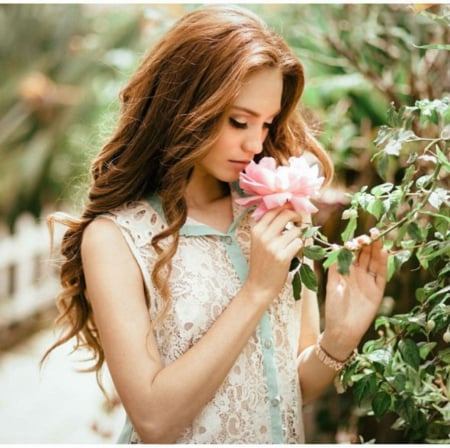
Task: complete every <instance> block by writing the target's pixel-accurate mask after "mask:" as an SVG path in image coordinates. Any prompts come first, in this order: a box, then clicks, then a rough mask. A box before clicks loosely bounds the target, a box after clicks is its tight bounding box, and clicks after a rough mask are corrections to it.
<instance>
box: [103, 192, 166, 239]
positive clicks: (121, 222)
mask: <svg viewBox="0 0 450 448" xmlns="http://www.w3.org/2000/svg"><path fill="white" fill-rule="evenodd" d="M96 220H98V221H112V222H113V223H114V224H115V226H116V227H118V228H119V230H120V231H121V233H122V234H123V235H125V236H126V237H127V238H128V237H129V238H131V240H133V241H134V242H135V244H137V245H138V246H142V245H146V244H148V243H149V242H150V241H151V239H152V238H153V236H155V235H156V234H158V233H159V232H161V230H163V229H164V227H165V222H164V220H163V218H162V217H161V215H160V211H159V210H157V209H156V206H154V205H152V201H150V200H147V199H141V200H135V201H129V202H126V203H124V204H122V205H120V206H119V207H115V208H113V209H111V210H109V211H108V212H107V213H104V214H101V215H99V216H98V217H97V218H96ZM106 225H107V224H106V223H102V224H100V225H99V227H100V226H106ZM100 231H101V230H100ZM105 231H106V229H105Z"/></svg>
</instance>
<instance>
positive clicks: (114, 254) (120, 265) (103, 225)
mask: <svg viewBox="0 0 450 448" xmlns="http://www.w3.org/2000/svg"><path fill="white" fill-rule="evenodd" d="M81 257H82V261H83V266H84V270H85V273H86V271H91V272H99V273H100V272H105V273H108V274H109V276H110V277H112V276H119V277H120V278H121V277H122V274H125V273H126V275H133V277H136V276H139V269H138V266H137V263H136V261H135V258H134V256H133V255H132V253H131V250H130V248H129V246H128V243H127V242H126V241H125V238H124V236H123V235H122V232H121V231H120V229H119V227H118V226H117V225H116V223H114V222H113V221H112V220H110V219H108V218H102V217H100V218H97V219H95V220H94V221H92V222H91V223H89V225H88V226H87V227H86V228H85V229H84V232H83V238H82V242H81Z"/></svg>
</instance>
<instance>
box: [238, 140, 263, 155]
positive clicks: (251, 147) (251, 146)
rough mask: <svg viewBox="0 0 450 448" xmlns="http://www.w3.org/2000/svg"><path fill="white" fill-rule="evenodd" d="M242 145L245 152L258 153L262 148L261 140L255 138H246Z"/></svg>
mask: <svg viewBox="0 0 450 448" xmlns="http://www.w3.org/2000/svg"><path fill="white" fill-rule="evenodd" d="M242 146H243V148H244V151H246V152H251V153H253V154H259V153H260V152H261V151H262V149H263V142H262V140H257V139H251V140H250V139H247V140H246V141H245V142H244V144H243V145H242Z"/></svg>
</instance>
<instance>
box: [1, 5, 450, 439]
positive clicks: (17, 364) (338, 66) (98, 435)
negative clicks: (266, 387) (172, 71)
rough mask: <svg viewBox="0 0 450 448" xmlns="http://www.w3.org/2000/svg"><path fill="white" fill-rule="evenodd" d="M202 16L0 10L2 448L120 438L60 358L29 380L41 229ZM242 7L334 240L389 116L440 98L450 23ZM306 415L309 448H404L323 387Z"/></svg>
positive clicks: (408, 293)
mask: <svg viewBox="0 0 450 448" xmlns="http://www.w3.org/2000/svg"><path fill="white" fill-rule="evenodd" d="M197 6H198V5H195V4H160V5H151V4H147V5H140V4H139V5H120V4H117V5H116V4H115V5H107V4H51V5H46V4H1V5H0V422H1V424H0V425H1V429H0V443H109V442H114V441H115V440H116V438H117V436H118V433H119V432H120V429H121V426H122V420H123V418H124V413H123V409H122V408H121V406H120V403H119V402H118V400H113V402H107V401H106V400H105V399H104V397H103V396H102V394H101V392H100V391H99V390H98V388H97V386H96V383H95V377H94V375H92V374H86V373H78V372H76V370H75V369H77V368H78V367H79V363H78V362H77V360H78V358H79V357H78V358H77V356H69V353H70V351H71V347H70V344H66V345H67V347H62V348H61V349H58V350H56V351H55V352H54V354H53V355H52V356H51V357H50V358H49V360H48V361H47V363H46V364H45V365H44V368H43V369H42V370H39V365H38V363H39V360H40V358H41V356H42V355H43V353H44V352H45V350H46V349H47V348H48V347H49V345H51V343H52V342H54V340H55V337H56V336H55V334H54V332H53V327H52V323H53V320H54V318H55V316H56V310H55V295H56V294H57V291H58V284H57V267H56V265H55V263H52V262H49V259H50V252H49V247H50V241H49V237H48V230H47V228H46V224H45V218H46V216H47V215H48V214H49V213H51V212H52V211H55V210H59V211H67V212H69V213H74V214H77V213H78V212H79V211H80V210H81V209H82V206H83V201H84V197H85V193H86V191H87V187H88V183H89V165H90V161H91V160H92V158H93V157H94V156H95V154H96V153H97V152H98V151H99V149H100V148H101V146H102V145H103V144H104V143H105V142H106V140H107V139H108V137H109V135H110V134H111V132H112V130H113V128H114V123H115V118H116V116H117V112H118V106H119V104H118V101H117V99H118V94H119V92H120V90H121V88H122V87H123V86H124V85H125V83H126V81H127V79H128V77H129V76H130V75H131V74H132V73H133V71H134V69H135V68H136V67H137V65H138V63H139V61H140V59H141V58H142V56H143V55H144V53H145V52H146V51H148V49H149V48H150V47H151V46H152V44H153V43H154V42H155V41H156V40H157V39H158V38H159V37H160V36H161V34H162V33H163V32H164V31H165V30H166V29H167V28H168V27H170V26H171V25H172V24H173V22H174V21H175V20H177V19H178V18H179V17H180V16H181V15H183V14H184V13H185V12H187V11H189V10H192V9H195V8H196V7H197ZM245 6H246V7H248V8H249V9H252V10H254V11H255V12H256V13H258V14H259V15H260V16H261V17H262V18H263V19H265V20H266V21H267V22H268V23H269V24H270V25H271V26H272V27H273V28H275V29H276V30H277V31H278V32H279V33H280V34H282V35H283V36H284V37H285V38H286V40H287V41H288V43H289V44H290V45H291V47H292V48H293V49H294V51H295V53H296V54H297V55H298V57H299V58H300V60H301V61H302V62H303V64H304V67H305V73H306V89H305V92H304V96H303V100H302V108H303V109H304V111H305V116H306V117H307V119H308V121H309V123H310V125H311V127H312V128H313V129H314V130H315V131H316V134H317V137H318V138H319V140H320V141H321V142H322V143H323V145H324V146H325V147H326V148H327V150H328V151H329V152H330V154H331V157H332V158H333V160H334V163H335V167H336V179H335V182H334V184H333V185H332V187H331V188H329V189H328V190H327V192H326V194H324V196H323V198H322V204H321V207H320V212H319V213H318V215H317V216H316V222H317V224H318V225H321V226H322V228H323V233H324V234H325V235H327V236H328V237H329V239H330V240H336V239H337V238H338V235H339V234H340V232H342V224H341V221H340V215H341V213H342V210H343V209H344V208H345V207H346V205H347V197H346V196H345V192H347V191H350V192H355V191H358V190H359V189H360V188H361V186H363V185H368V186H369V187H370V186H373V185H376V184H377V183H380V178H379V177H378V175H377V171H376V170H375V169H374V167H373V165H372V164H371V162H370V159H371V156H372V155H373V154H374V152H375V148H374V144H373V140H374V139H375V137H376V134H377V129H378V128H379V127H380V126H381V125H382V124H383V123H385V122H386V119H387V110H388V107H389V105H390V104H391V103H393V104H394V105H395V106H400V105H404V104H406V105H411V104H414V102H415V101H416V100H418V99H423V98H441V97H442V96H443V95H444V94H445V93H447V94H448V93H449V90H450V62H449V57H448V52H446V51H439V50H437V49H433V48H432V47H428V48H421V46H422V45H423V44H433V43H435V44H442V43H449V42H450V28H449V27H448V25H447V23H448V22H445V21H442V23H438V22H436V21H433V20H430V18H429V17H428V16H427V12H426V11H422V12H419V10H420V9H421V5H409V4H392V5H387V4H385V5H383V4H329V5H323V4H314V5H307V4H261V5H257V4H248V5H245ZM427 6H429V5H427ZM446 8H447V7H445V6H444V5H435V6H432V7H431V9H430V10H431V11H434V12H436V13H439V14H444V13H445V14H448V8H447V9H446ZM396 174H397V171H396V167H395V166H393V167H391V175H392V177H393V178H395V176H396ZM62 231H63V229H56V234H57V236H58V235H59V236H60V235H61V232H62ZM57 241H58V237H57V238H56V239H55V244H56V245H57ZM415 281H416V280H415V278H414V275H411V273H406V274H404V275H401V276H398V277H396V278H394V279H393V281H392V282H391V284H390V285H389V289H388V297H387V298H386V300H385V303H384V306H385V307H387V308H388V309H389V310H390V311H391V312H392V309H394V308H395V310H397V311H402V310H408V309H409V307H410V306H411V300H412V299H411V297H413V295H414V294H413V292H414V289H415V288H416V287H417V285H416V283H415ZM305 416H306V422H307V428H308V431H307V432H308V434H307V441H308V442H310V443H335V442H342V443H347V442H351V441H357V440H359V439H358V436H359V435H362V437H363V439H373V438H374V439H376V441H377V442H385V443H392V442H402V441H404V440H402V435H401V433H393V432H392V431H391V430H390V424H391V423H392V422H389V421H383V420H381V421H377V422H375V423H374V422H373V421H371V420H365V419H364V418H363V417H362V416H360V415H359V414H358V412H357V410H356V411H355V406H354V403H353V401H352V399H351V397H350V396H349V395H347V394H343V395H340V396H339V397H338V398H337V394H336V391H335V390H334V389H333V388H330V391H329V393H328V394H327V395H326V396H325V397H324V399H323V400H321V401H319V402H318V403H316V404H315V405H313V406H309V407H308V408H306V409H305Z"/></svg>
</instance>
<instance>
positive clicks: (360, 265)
mask: <svg viewBox="0 0 450 448" xmlns="http://www.w3.org/2000/svg"><path fill="white" fill-rule="evenodd" d="M386 269H387V253H386V251H384V250H383V248H382V243H381V241H379V240H378V241H376V242H374V243H372V244H370V245H367V246H363V248H362V249H361V251H360V253H359V255H358V257H357V259H356V261H355V262H354V264H353V265H352V266H351V268H350V273H349V275H348V276H343V275H340V274H339V273H338V272H337V269H336V265H333V266H331V267H330V268H329V272H328V283H327V288H326V302H325V329H324V333H323V338H322V341H321V346H322V348H323V349H324V350H325V352H326V353H328V354H330V355H331V356H332V357H333V358H335V359H336V360H339V361H344V360H345V359H347V358H348V357H349V356H350V355H351V353H352V351H353V350H354V348H355V347H357V346H358V344H359V342H360V341H361V339H362V337H363V336H364V334H365V333H366V331H367V329H368V328H369V325H370V324H371V323H372V322H373V320H374V318H375V316H376V313H377V311H378V308H379V306H380V304H381V300H382V298H383V293H384V288H385V285H386ZM302 311H303V308H302ZM313 313H314V312H313ZM310 314H311V313H310ZM302 324H304V319H303V318H302ZM313 326H314V328H317V327H316V322H314V323H313ZM308 334H309V340H308V341H307V342H304V343H303V347H306V346H307V345H308V342H309V343H311V344H313V345H310V346H309V347H306V348H305V349H304V350H303V351H302V352H301V353H300V356H299V358H298V371H299V377H300V385H301V388H302V394H303V401H304V403H308V402H311V401H313V400H315V399H316V398H317V397H319V396H320V395H321V394H322V393H323V392H324V391H325V389H326V388H327V387H328V386H329V385H330V383H331V382H332V381H333V379H334V377H335V375H336V371H335V370H333V369H332V368H330V367H328V366H326V365H325V364H323V363H322V362H321V361H320V360H319V359H318V357H317V355H316V351H315V344H316V342H317V338H316V339H315V340H314V341H312V334H310V333H308Z"/></svg>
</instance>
